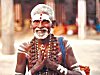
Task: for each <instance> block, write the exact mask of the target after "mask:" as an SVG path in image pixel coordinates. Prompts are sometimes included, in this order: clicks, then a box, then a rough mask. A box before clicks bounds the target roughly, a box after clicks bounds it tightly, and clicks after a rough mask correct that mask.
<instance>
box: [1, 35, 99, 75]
mask: <svg viewBox="0 0 100 75" xmlns="http://www.w3.org/2000/svg"><path fill="white" fill-rule="evenodd" d="M17 37H19V36H17ZM23 37H24V40H22V38H23ZM23 37H22V38H20V39H15V44H14V46H15V49H17V48H18V46H19V44H21V43H22V42H23V41H28V39H30V38H32V36H30V37H26V35H24V36H23ZM68 39H69V42H70V44H71V46H72V48H73V51H74V53H75V56H76V59H77V60H78V62H79V63H80V64H82V65H86V66H89V67H90V69H91V75H100V70H99V69H100V59H99V57H100V37H99V35H98V36H97V37H94V38H93V37H92V39H91V38H90V37H88V38H87V39H86V40H78V39H77V36H73V37H70V36H68ZM0 50H1V43H0ZM15 65H16V53H15V54H14V55H2V54H0V75H14V70H15Z"/></svg>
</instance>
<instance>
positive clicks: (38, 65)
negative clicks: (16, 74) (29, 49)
mask: <svg viewBox="0 0 100 75" xmlns="http://www.w3.org/2000/svg"><path fill="white" fill-rule="evenodd" d="M45 61H46V58H45V59H44V58H43V55H42V53H41V52H39V57H38V59H37V61H36V64H35V65H34V66H33V67H32V68H31V73H32V74H34V73H35V72H37V71H39V70H41V69H42V68H43V67H44V65H45Z"/></svg>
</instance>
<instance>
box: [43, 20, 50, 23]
mask: <svg viewBox="0 0 100 75" xmlns="http://www.w3.org/2000/svg"><path fill="white" fill-rule="evenodd" d="M42 23H50V21H49V20H43V21H42Z"/></svg>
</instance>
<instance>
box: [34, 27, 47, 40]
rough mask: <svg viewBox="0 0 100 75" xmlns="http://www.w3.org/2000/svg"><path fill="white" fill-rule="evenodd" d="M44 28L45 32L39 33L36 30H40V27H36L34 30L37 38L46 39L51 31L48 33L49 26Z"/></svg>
mask: <svg viewBox="0 0 100 75" xmlns="http://www.w3.org/2000/svg"><path fill="white" fill-rule="evenodd" d="M43 29H44V30H46V32H45V33H42V34H38V33H37V32H36V30H39V28H36V29H35V31H34V37H36V38H37V39H45V38H46V37H47V36H48V35H49V33H48V29H47V28H43Z"/></svg>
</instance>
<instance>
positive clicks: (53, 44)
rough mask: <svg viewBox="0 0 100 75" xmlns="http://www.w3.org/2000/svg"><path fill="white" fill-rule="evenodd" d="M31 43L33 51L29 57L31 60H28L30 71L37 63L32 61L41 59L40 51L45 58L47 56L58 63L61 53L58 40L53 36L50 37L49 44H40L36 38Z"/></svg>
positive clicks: (30, 51) (31, 50)
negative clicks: (59, 53)
mask: <svg viewBox="0 0 100 75" xmlns="http://www.w3.org/2000/svg"><path fill="white" fill-rule="evenodd" d="M30 43H31V45H32V46H31V49H30V50H29V52H28V53H29V55H30V57H31V58H29V59H28V63H29V69H31V68H32V66H34V64H35V63H33V62H32V61H33V60H35V59H38V58H39V51H41V52H42V53H43V54H44V58H45V57H46V56H47V57H48V58H49V59H50V60H51V61H55V62H57V63H58V59H57V57H58V56H57V54H58V52H59V51H60V50H59V49H60V48H59V46H58V41H57V38H56V37H54V35H53V34H50V35H49V41H48V43H47V44H40V43H39V42H38V40H37V39H36V38H33V39H32V41H31V42H30Z"/></svg>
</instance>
